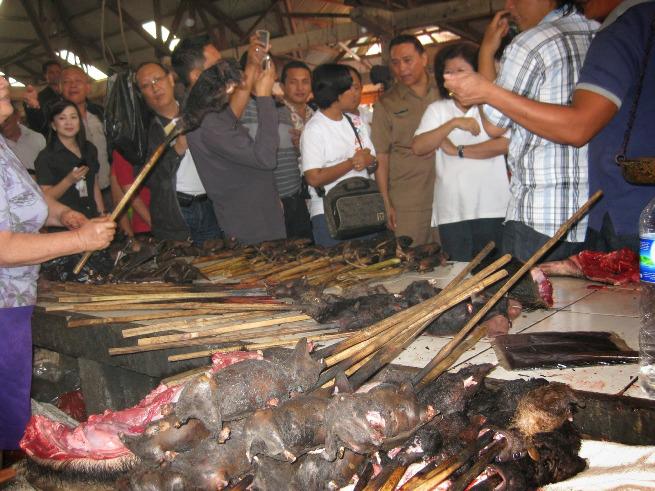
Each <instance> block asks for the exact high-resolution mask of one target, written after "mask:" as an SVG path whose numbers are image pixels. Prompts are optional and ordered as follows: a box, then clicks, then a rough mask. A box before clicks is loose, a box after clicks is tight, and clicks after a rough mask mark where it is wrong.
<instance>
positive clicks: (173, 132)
mask: <svg viewBox="0 0 655 491" xmlns="http://www.w3.org/2000/svg"><path fill="white" fill-rule="evenodd" d="M176 125H177V120H176V119H174V120H173V121H171V122H170V123H169V124H167V125H166V127H165V128H164V134H165V135H166V138H165V139H164V141H163V142H162V143H161V144H160V145H159V146H158V147H157V149H156V150H155V152H154V153H153V154H152V156H151V157H150V159H149V160H148V162H147V163H146V165H144V166H143V169H141V171H140V172H139V173H138V174H137V175H136V177H135V178H134V182H133V183H132V184H130V187H129V188H128V189H127V191H125V194H124V195H123V197H122V198H121V200H120V201H119V202H118V204H117V205H116V207H115V208H114V211H112V212H111V219H112V221H114V222H115V221H116V219H117V218H118V217H119V216H120V215H121V213H123V210H124V209H125V207H126V206H127V204H128V203H129V202H130V200H131V199H132V197H133V196H134V194H135V193H136V192H137V190H138V189H139V186H141V183H142V182H143V180H144V179H145V178H146V176H147V175H148V173H149V172H150V170H151V169H152V168H153V167H154V166H155V164H156V163H157V161H158V160H159V157H161V155H162V153H164V151H165V150H166V149H167V148H168V145H169V144H170V142H171V141H173V139H174V138H175V137H176V136H177V135H179V134H180V133H181V129H177V127H176ZM92 254H93V251H89V252H86V253H84V255H83V256H82V259H80V260H79V262H78V263H77V264H76V265H75V269H73V273H75V274H80V271H82V268H83V267H84V265H85V264H86V262H87V261H88V260H89V258H90V257H91V255H92Z"/></svg>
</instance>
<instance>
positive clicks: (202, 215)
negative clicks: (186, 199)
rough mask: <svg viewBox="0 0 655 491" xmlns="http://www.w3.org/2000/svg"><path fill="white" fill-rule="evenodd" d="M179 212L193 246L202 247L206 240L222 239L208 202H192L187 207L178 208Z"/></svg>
mask: <svg viewBox="0 0 655 491" xmlns="http://www.w3.org/2000/svg"><path fill="white" fill-rule="evenodd" d="M180 211H181V212H182V217H184V221H185V222H186V224H187V225H188V226H189V230H190V231H191V240H192V241H193V245H196V246H202V244H203V243H204V242H205V241H206V240H211V239H220V238H222V237H223V231H222V230H221V228H220V227H219V225H218V221H217V220H216V215H215V214H214V206H213V205H212V202H211V201H210V200H208V199H206V200H204V201H194V202H193V203H191V204H190V205H189V206H180Z"/></svg>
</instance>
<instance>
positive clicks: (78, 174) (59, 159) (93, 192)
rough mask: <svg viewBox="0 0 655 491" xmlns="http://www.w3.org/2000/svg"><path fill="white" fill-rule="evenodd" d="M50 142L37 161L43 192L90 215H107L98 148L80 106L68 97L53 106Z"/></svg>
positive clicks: (36, 165)
mask: <svg viewBox="0 0 655 491" xmlns="http://www.w3.org/2000/svg"><path fill="white" fill-rule="evenodd" d="M48 120H49V124H50V134H49V136H48V144H47V146H46V148H44V149H43V150H42V151H41V153H39V156H38V157H37V158H36V161H35V162H34V169H35V171H36V182H37V183H38V184H39V185H40V186H41V189H42V190H43V193H44V194H46V195H48V196H50V197H52V198H54V199H56V200H58V201H60V202H61V203H63V204H64V205H66V206H68V207H70V208H71V209H73V210H75V211H79V212H80V213H82V214H84V215H85V216H86V217H87V218H93V217H96V216H98V214H104V213H105V208H104V204H103V201H102V195H101V193H100V186H99V184H98V171H99V169H100V164H99V163H98V151H97V149H96V147H95V146H94V145H93V143H91V142H90V141H88V140H87V139H86V135H85V132H84V125H83V124H82V117H81V115H80V111H79V109H78V108H77V106H76V105H75V104H74V103H73V102H71V101H67V100H61V101H59V102H56V103H55V104H53V105H52V107H51V109H50V115H49V118H48Z"/></svg>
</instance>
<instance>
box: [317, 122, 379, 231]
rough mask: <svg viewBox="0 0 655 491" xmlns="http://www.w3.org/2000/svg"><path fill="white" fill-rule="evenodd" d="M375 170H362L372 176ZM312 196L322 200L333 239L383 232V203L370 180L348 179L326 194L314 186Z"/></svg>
mask: <svg viewBox="0 0 655 491" xmlns="http://www.w3.org/2000/svg"><path fill="white" fill-rule="evenodd" d="M343 116H344V117H345V118H346V119H347V120H348V123H350V127H351V128H352V129H353V131H354V132H355V137H356V138H357V143H358V144H359V148H364V147H363V146H362V141H361V140H360V138H359V134H358V133H357V129H356V128H355V125H354V124H353V122H352V120H351V119H350V117H348V116H347V115H346V114H344V115H343ZM375 168H376V167H375V164H374V165H373V166H370V167H368V168H367V169H366V171H367V172H368V173H369V174H372V173H373V172H375ZM316 193H317V194H318V195H319V197H322V198H323V209H324V211H325V220H326V222H327V227H328V231H329V232H330V236H331V237H332V238H333V239H338V240H343V239H352V238H354V237H360V236H362V235H367V234H372V233H375V232H380V231H382V230H384V228H385V226H386V223H387V214H386V212H385V209H384V200H383V199H382V194H380V190H379V189H378V185H377V183H376V182H375V181H374V180H373V179H367V178H366V177H349V178H348V179H344V180H343V181H340V182H338V183H337V184H336V185H335V186H334V187H333V188H332V189H330V191H329V192H328V193H327V194H325V189H324V188H323V187H317V188H316Z"/></svg>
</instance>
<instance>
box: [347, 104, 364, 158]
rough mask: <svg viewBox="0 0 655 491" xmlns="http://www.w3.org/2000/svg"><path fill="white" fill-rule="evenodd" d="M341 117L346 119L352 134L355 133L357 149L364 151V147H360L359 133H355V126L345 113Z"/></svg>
mask: <svg viewBox="0 0 655 491" xmlns="http://www.w3.org/2000/svg"><path fill="white" fill-rule="evenodd" d="M343 117H344V118H346V120H347V121H348V123H349V124H350V127H351V128H352V129H353V132H354V133H355V138H357V143H358V144H359V148H360V149H362V150H364V145H362V140H361V139H360V138H359V131H357V128H355V124H354V123H353V120H352V119H351V118H350V116H348V115H347V114H346V113H343Z"/></svg>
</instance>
